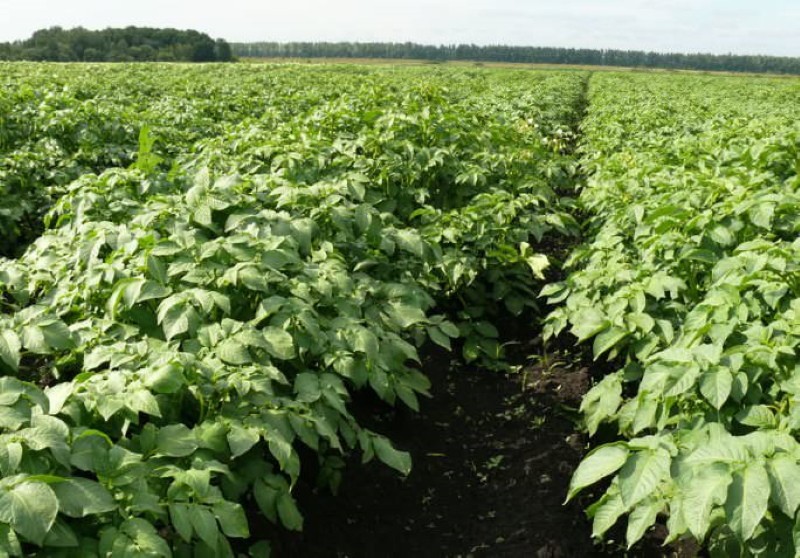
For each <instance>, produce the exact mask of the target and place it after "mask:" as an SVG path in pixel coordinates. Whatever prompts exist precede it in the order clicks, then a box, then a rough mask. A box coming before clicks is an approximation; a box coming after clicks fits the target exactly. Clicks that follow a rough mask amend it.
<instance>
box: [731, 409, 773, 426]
mask: <svg viewBox="0 0 800 558" xmlns="http://www.w3.org/2000/svg"><path fill="white" fill-rule="evenodd" d="M736 420H738V421H739V422H740V423H742V424H744V425H746V426H753V427H756V428H773V427H774V426H775V415H774V413H773V412H772V409H770V408H769V407H767V406H766V405H752V406H750V407H745V408H744V409H742V410H741V411H739V412H738V413H736Z"/></svg>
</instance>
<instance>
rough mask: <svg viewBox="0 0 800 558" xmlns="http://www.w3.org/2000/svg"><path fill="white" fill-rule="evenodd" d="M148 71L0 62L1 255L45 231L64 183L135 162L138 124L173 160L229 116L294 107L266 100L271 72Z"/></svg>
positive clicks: (135, 67)
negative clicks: (46, 219)
mask: <svg viewBox="0 0 800 558" xmlns="http://www.w3.org/2000/svg"><path fill="white" fill-rule="evenodd" d="M152 76H153V73H152V72H151V69H150V68H149V67H148V66H147V65H125V66H117V65H104V64H96V65H82V66H74V65H53V64H45V65H39V64H27V63H22V64H20V63H0V84H2V88H0V196H2V197H3V200H4V204H3V208H2V209H0V255H3V256H17V255H19V254H20V253H21V251H22V250H24V248H25V246H27V244H28V243H30V242H31V241H32V240H34V239H35V238H36V237H37V236H38V235H39V234H40V233H41V230H42V222H41V221H42V217H43V216H44V214H45V213H46V211H47V209H48V208H49V207H50V205H51V204H52V202H53V200H54V199H57V198H58V196H59V195H60V192H61V191H62V190H63V188H64V187H65V186H66V185H67V184H69V183H70V182H72V181H73V180H76V179H77V178H79V177H81V176H82V175H84V174H87V173H100V172H102V171H103V170H105V169H107V168H112V167H128V166H129V165H130V164H132V163H133V162H134V156H135V154H136V152H137V148H138V145H139V134H140V132H141V130H142V129H149V130H150V131H151V132H152V134H153V136H154V137H156V136H157V137H158V145H157V146H156V147H157V150H158V156H159V157H161V158H162V159H164V160H165V164H166V165H168V164H169V163H170V162H171V161H172V160H173V158H174V156H175V155H176V154H177V153H181V152H184V151H186V150H187V149H191V146H192V145H193V144H194V143H196V142H197V141H199V140H201V139H205V138H209V137H214V136H216V135H218V134H220V133H222V132H223V131H224V130H225V129H226V127H227V126H228V125H229V123H230V122H236V121H239V120H241V119H243V118H246V117H259V116H262V115H263V113H264V111H265V109H267V108H269V109H270V110H272V111H278V113H276V114H275V115H274V116H276V117H280V115H281V113H284V112H288V111H291V110H293V108H292V107H291V105H289V104H288V103H281V102H279V101H278V102H270V101H268V102H267V103H265V102H264V99H265V98H268V99H269V98H270V96H271V93H270V92H271V91H272V87H271V85H272V77H271V76H270V74H269V73H265V72H257V71H254V69H252V68H242V67H239V68H237V71H233V70H228V71H225V70H224V69H223V68H220V67H218V66H214V65H211V66H203V67H197V66H195V67H188V66H186V67H180V66H176V71H173V72H160V73H159V81H158V82H155V81H154V80H153V79H152ZM298 85H299V86H310V85H311V84H310V83H303V82H300V83H298ZM234 98H235V99H236V101H235V102H230V100H232V99H234Z"/></svg>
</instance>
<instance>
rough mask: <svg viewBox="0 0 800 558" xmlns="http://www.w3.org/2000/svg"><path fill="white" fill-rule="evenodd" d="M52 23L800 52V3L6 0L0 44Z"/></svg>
mask: <svg viewBox="0 0 800 558" xmlns="http://www.w3.org/2000/svg"><path fill="white" fill-rule="evenodd" d="M52 25H61V26H63V27H73V26H77V25H82V26H84V27H88V28H90V29H94V28H102V27H108V26H124V25H147V26H156V27H178V28H194V29H199V30H201V31H205V32H207V33H209V34H210V35H212V36H214V37H215V38H216V37H222V38H225V39H228V40H229V41H258V40H273V41H321V40H325V41H345V40H350V41H415V42H421V43H434V44H439V43H476V44H497V43H503V44H515V45H537V46H564V47H590V48H620V49H633V50H657V51H677V52H697V51H702V52H714V53H726V52H734V53H759V54H774V55H788V56H800V0H427V1H425V0H392V1H388V0H333V1H331V0H277V1H276V0H193V1H191V2H189V1H180V2H179V1H177V0H134V1H124V0H0V41H8V40H16V39H22V38H26V37H28V36H29V35H30V34H31V32H33V31H34V30H35V29H39V28H41V27H48V26H52Z"/></svg>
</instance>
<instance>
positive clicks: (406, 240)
mask: <svg viewBox="0 0 800 558" xmlns="http://www.w3.org/2000/svg"><path fill="white" fill-rule="evenodd" d="M395 242H397V246H398V247H399V248H400V249H401V250H405V251H406V252H410V253H412V254H414V255H415V256H417V257H419V258H421V257H422V255H423V253H424V249H425V245H424V244H423V242H422V237H420V235H419V233H418V232H417V231H415V230H411V229H402V230H398V231H397V232H396V233H395Z"/></svg>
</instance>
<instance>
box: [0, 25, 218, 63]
mask: <svg viewBox="0 0 800 558" xmlns="http://www.w3.org/2000/svg"><path fill="white" fill-rule="evenodd" d="M232 58H233V56H232V55H231V47H230V45H229V44H228V43H227V42H226V41H224V40H222V39H217V40H216V41H215V40H214V39H212V38H211V37H209V36H208V35H206V34H205V33H200V32H199V31H191V30H187V31H182V30H179V29H154V28H149V27H125V28H121V29H111V28H109V29H103V30H102V31H90V30H88V29H84V28H83V27H76V28H74V29H62V28H61V27H51V28H50V29H40V30H39V31H36V32H35V33H34V34H33V36H32V37H31V38H30V39H26V40H24V41H16V42H13V43H0V60H41V61H52V62H148V61H159V62H229V61H230V60H232Z"/></svg>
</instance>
